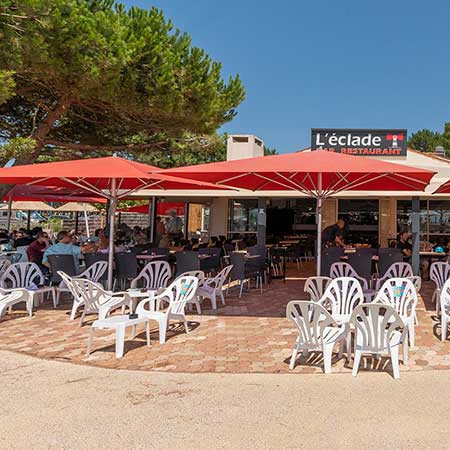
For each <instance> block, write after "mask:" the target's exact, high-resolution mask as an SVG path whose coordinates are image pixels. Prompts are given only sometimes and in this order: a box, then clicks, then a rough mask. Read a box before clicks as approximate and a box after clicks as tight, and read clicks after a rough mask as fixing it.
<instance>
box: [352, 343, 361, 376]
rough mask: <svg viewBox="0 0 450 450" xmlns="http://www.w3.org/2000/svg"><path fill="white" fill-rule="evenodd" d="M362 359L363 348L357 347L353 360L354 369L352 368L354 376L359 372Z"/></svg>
mask: <svg viewBox="0 0 450 450" xmlns="http://www.w3.org/2000/svg"><path fill="white" fill-rule="evenodd" d="M360 361H361V350H356V349H355V358H354V360H353V370H352V375H353V376H354V377H356V375H357V374H358V369H359V363H360Z"/></svg>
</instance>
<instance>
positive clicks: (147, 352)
mask: <svg viewBox="0 0 450 450" xmlns="http://www.w3.org/2000/svg"><path fill="white" fill-rule="evenodd" d="M312 270H313V268H312V266H310V267H306V268H305V270H302V271H301V272H300V273H299V272H297V270H296V268H295V267H294V266H292V267H290V268H289V279H288V280H287V281H286V282H285V283H284V282H283V281H278V280H277V281H274V282H272V283H271V284H269V285H267V286H265V287H264V293H263V294H261V293H260V292H259V291H256V290H254V289H253V290H252V291H250V292H248V293H245V294H244V295H243V296H242V298H241V299H239V298H238V296H237V293H236V292H233V291H230V294H229V296H228V297H226V302H227V304H226V306H220V307H219V309H218V310H217V311H212V310H211V309H208V307H209V303H207V302H204V304H203V307H202V308H203V314H202V315H200V316H198V315H197V314H195V313H192V314H190V315H188V320H189V323H190V326H189V327H190V333H189V334H186V333H185V332H184V327H183V326H180V325H178V324H176V323H173V324H172V325H171V326H170V328H169V331H168V339H167V342H166V343H165V344H163V345H160V344H159V341H158V328H157V324H156V322H151V339H152V341H151V347H150V348H149V347H147V346H146V345H145V332H144V330H143V329H142V330H141V332H139V330H138V335H137V337H136V338H135V339H134V340H128V341H126V342H125V354H124V357H123V358H121V359H116V358H115V356H114V334H113V333H112V332H110V331H102V330H98V331H96V334H95V337H94V343H93V353H92V354H91V355H90V356H89V357H86V356H85V352H86V345H87V338H88V334H89V328H90V327H89V324H90V323H91V322H92V321H93V320H94V319H95V317H94V316H91V317H89V318H88V320H87V321H86V322H85V324H84V326H82V327H80V326H79V321H78V320H75V321H70V320H69V312H70V302H69V300H67V301H66V302H64V299H63V300H62V302H63V303H62V304H61V305H60V306H59V307H58V308H57V309H53V308H52V307H51V306H50V304H46V305H45V306H43V307H40V308H38V309H37V310H36V311H35V313H34V316H33V317H32V318H29V317H28V316H27V315H26V314H25V311H22V310H20V309H17V311H14V312H13V313H12V314H11V315H6V316H4V317H3V318H1V319H0V349H1V350H9V351H14V352H20V353H24V354H28V355H32V356H36V357H39V358H45V359H55V360H59V361H67V362H72V363H77V364H88V365H94V366H99V367H105V368H115V369H129V370H156V371H165V372H186V373H198V372H228V373H287V372H289V369H288V365H289V357H290V354H291V351H292V347H293V344H294V341H295V338H296V331H295V329H294V328H293V326H292V325H291V322H289V321H288V320H287V319H286V317H285V311H286V304H287V303H288V302H289V301H290V300H294V299H302V298H304V296H305V294H304V293H303V283H304V280H302V279H301V278H300V277H302V276H307V275H308V274H310V273H311V271H312ZM432 291H433V285H432V283H430V282H425V283H423V287H422V291H421V299H420V301H419V304H418V308H417V309H418V311H417V313H418V319H419V325H417V326H416V347H415V348H414V349H411V351H410V353H409V354H410V361H409V365H408V366H403V365H401V367H400V370H401V371H411V370H412V371H420V370H430V369H450V339H449V340H447V341H446V342H444V343H441V341H440V324H439V321H437V319H436V317H435V314H434V305H432V304H431V302H430V300H431V294H432ZM322 367H323V365H322V358H321V356H320V355H319V354H311V355H310V357H309V358H308V359H307V360H306V361H305V360H303V359H301V360H299V361H298V362H297V365H296V367H295V369H294V370H293V371H292V373H314V372H317V373H322ZM364 369H370V370H378V371H383V370H389V371H390V363H389V362H388V361H386V360H385V359H384V358H382V359H380V360H375V359H374V358H371V357H366V358H364V360H363V362H362V364H361V370H364ZM350 371H351V366H349V365H347V363H346V361H345V358H343V359H341V360H337V355H336V356H335V360H334V363H333V372H347V373H349V372H350Z"/></svg>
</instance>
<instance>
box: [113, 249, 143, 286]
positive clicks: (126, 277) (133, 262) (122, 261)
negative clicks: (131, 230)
mask: <svg viewBox="0 0 450 450" xmlns="http://www.w3.org/2000/svg"><path fill="white" fill-rule="evenodd" d="M114 261H115V263H116V278H117V279H118V280H119V283H121V286H122V289H123V288H124V287H125V286H126V283H127V281H131V280H133V279H134V278H136V276H137V273H138V264H137V259H136V255H135V254H134V253H132V252H120V253H115V254H114Z"/></svg>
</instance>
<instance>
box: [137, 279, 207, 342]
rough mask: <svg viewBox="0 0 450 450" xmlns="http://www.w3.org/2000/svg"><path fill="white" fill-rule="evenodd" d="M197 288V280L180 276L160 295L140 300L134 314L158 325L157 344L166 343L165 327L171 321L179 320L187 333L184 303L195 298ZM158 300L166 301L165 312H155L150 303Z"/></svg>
mask: <svg viewBox="0 0 450 450" xmlns="http://www.w3.org/2000/svg"><path fill="white" fill-rule="evenodd" d="M197 287H198V278H196V277H191V276H187V277H183V276H180V277H178V278H177V279H176V280H174V281H173V282H172V283H171V284H170V285H169V286H168V287H167V288H166V289H165V290H164V292H162V293H161V294H158V295H156V296H154V297H149V298H146V299H144V300H142V301H141V302H140V303H139V304H138V306H137V308H136V313H137V314H138V315H139V317H146V318H148V319H149V320H155V321H156V322H158V325H159V343H160V344H164V343H165V342H166V334H167V327H168V325H169V321H170V320H171V319H174V320H179V321H181V322H183V323H184V328H185V330H186V333H189V327H188V324H187V321H186V316H185V313H184V308H185V306H186V303H187V302H189V301H190V300H191V299H192V298H193V297H195V295H196V292H197ZM160 300H165V301H168V303H169V306H168V307H167V309H166V310H165V311H155V310H154V308H153V307H152V305H151V302H158V301H160Z"/></svg>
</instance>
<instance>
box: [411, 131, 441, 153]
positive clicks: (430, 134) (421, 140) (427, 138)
mask: <svg viewBox="0 0 450 450" xmlns="http://www.w3.org/2000/svg"><path fill="white" fill-rule="evenodd" d="M442 144H443V139H442V134H441V133H439V132H437V131H431V130H428V129H426V128H424V129H423V130H419V131H416V132H415V133H413V134H412V135H411V136H410V138H409V139H408V147H411V148H413V149H415V150H419V151H421V152H434V149H435V148H436V146H437V145H442ZM449 149H450V147H449Z"/></svg>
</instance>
